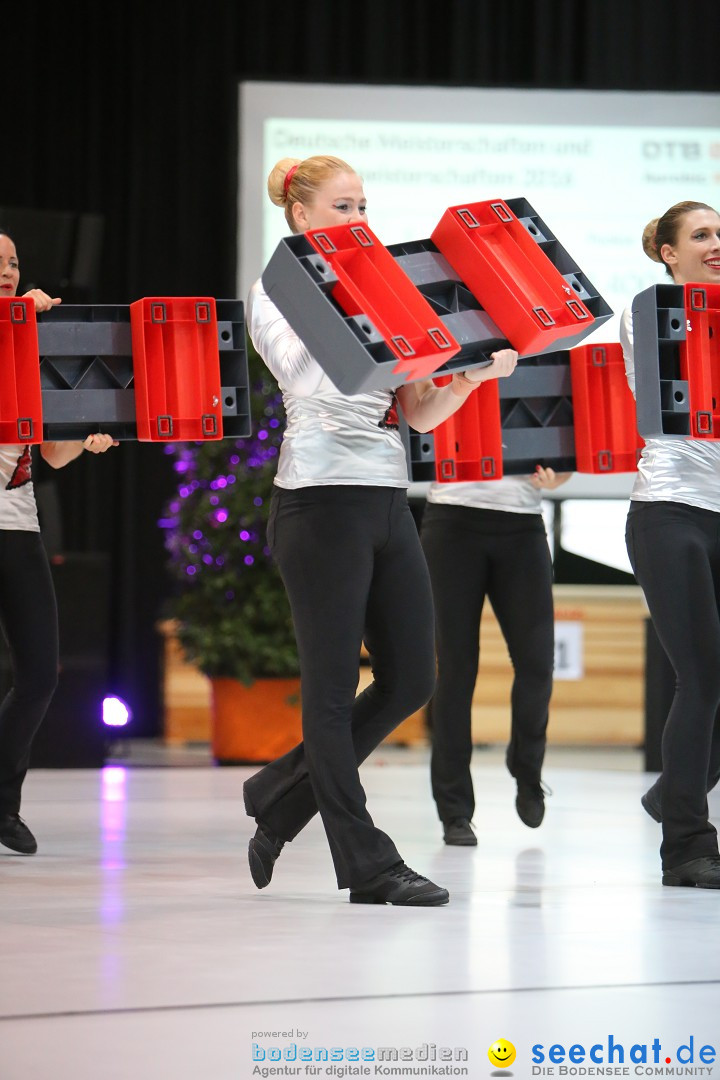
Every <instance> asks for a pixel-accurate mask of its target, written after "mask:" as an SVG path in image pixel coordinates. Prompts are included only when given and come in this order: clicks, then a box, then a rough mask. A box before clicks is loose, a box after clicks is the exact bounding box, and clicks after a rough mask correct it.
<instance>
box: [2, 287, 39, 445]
mask: <svg viewBox="0 0 720 1080" xmlns="http://www.w3.org/2000/svg"><path fill="white" fill-rule="evenodd" d="M42 441H43V429H42V394H41V390H40V356H39V352H38V336H37V322H36V319H35V304H34V303H33V301H32V300H24V299H23V298H22V297H19V296H18V297H7V296H4V297H0V443H41V442H42Z"/></svg>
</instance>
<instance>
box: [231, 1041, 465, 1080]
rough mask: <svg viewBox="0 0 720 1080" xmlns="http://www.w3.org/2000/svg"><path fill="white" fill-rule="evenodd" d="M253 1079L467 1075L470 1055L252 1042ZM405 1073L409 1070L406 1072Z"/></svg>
mask: <svg viewBox="0 0 720 1080" xmlns="http://www.w3.org/2000/svg"><path fill="white" fill-rule="evenodd" d="M252 1060H253V1063H254V1064H253V1071H252V1075H253V1076H259V1077H260V1078H261V1080H269V1078H270V1077H276V1076H297V1077H300V1078H301V1080H305V1077H318V1078H319V1080H326V1078H327V1077H332V1078H333V1080H349V1078H351V1077H356V1076H363V1077H365V1076H387V1077H393V1078H397V1077H398V1075H399V1074H400V1075H412V1076H421V1077H429V1076H442V1077H449V1076H458V1077H468V1078H469V1076H470V1069H469V1067H468V1060H469V1053H468V1051H467V1049H466V1048H465V1047H463V1046H438V1045H437V1044H436V1043H422V1044H421V1045H420V1046H414V1047H410V1046H308V1045H305V1046H299V1045H298V1044H297V1043H295V1042H290V1043H288V1044H286V1045H285V1046H277V1045H273V1046H268V1045H266V1044H264V1043H258V1042H253V1043H252ZM408 1070H412V1071H411V1072H408Z"/></svg>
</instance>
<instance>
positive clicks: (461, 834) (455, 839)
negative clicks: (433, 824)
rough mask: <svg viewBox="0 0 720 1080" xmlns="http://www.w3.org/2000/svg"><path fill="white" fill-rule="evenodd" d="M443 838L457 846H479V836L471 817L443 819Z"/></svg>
mask: <svg viewBox="0 0 720 1080" xmlns="http://www.w3.org/2000/svg"><path fill="white" fill-rule="evenodd" d="M443 840H444V841H445V843H446V844H452V845H454V846H457V847H477V836H476V835H475V833H474V832H473V828H472V825H471V824H470V820H469V818H465V817H461V818H453V820H452V821H443Z"/></svg>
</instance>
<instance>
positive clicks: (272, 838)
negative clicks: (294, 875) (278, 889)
mask: <svg viewBox="0 0 720 1080" xmlns="http://www.w3.org/2000/svg"><path fill="white" fill-rule="evenodd" d="M284 846H285V841H284V840H281V839H280V837H279V836H276V835H275V833H274V832H273V831H272V830H271V829H268V827H267V825H258V827H257V829H256V831H255V835H254V836H253V838H252V840H251V841H250V843H249V844H248V862H249V863H250V874H251V876H252V879H253V881H254V882H255V884H256V885H257V887H258V889H264V888H265V886H266V885H269V884H270V881H271V879H272V876H273V869H274V867H275V860H276V859H277V857H278V855H279V854H280V852H281V851H282V849H283V848H284Z"/></svg>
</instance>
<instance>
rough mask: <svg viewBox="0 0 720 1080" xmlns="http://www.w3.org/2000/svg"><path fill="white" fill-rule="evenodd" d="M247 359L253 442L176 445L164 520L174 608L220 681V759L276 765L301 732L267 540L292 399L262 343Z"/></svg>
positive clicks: (196, 655)
mask: <svg viewBox="0 0 720 1080" xmlns="http://www.w3.org/2000/svg"><path fill="white" fill-rule="evenodd" d="M248 362H249V372H250V399H251V400H250V406H251V416H252V433H251V435H250V436H249V438H246V439H236V438H226V439H222V440H219V441H211V442H203V443H176V444H172V445H168V446H167V448H166V449H167V452H168V454H170V455H171V456H172V457H173V458H174V461H173V467H174V470H175V472H176V474H177V478H178V487H177V492H176V494H175V495H174V496H173V498H172V499H171V500H170V502H169V503H168V505H167V506H166V507H165V510H164V516H163V521H162V522H161V524H162V526H163V527H164V528H165V529H166V535H165V546H166V548H167V550H168V552H169V556H170V558H169V572H170V576H171V578H172V579H173V585H174V589H173V593H172V595H171V597H170V599H169V601H168V603H167V606H166V612H167V615H168V616H169V618H171V619H172V620H173V621H174V623H175V626H176V636H177V639H178V641H179V643H180V645H181V646H182V649H183V651H184V653H185V655H186V657H187V659H188V660H190V661H191V662H192V663H194V664H195V665H196V666H197V667H198V668H199V670H200V671H202V672H203V673H204V674H205V675H207V676H208V677H209V678H210V680H211V685H212V696H213V731H212V745H213V755H214V757H215V759H216V761H218V762H220V763H231V762H232V763H235V762H249V761H258V762H259V761H268V760H271V759H272V758H274V757H277V756H278V755H279V754H282V753H285V752H286V751H287V750H289V749H290V748H291V747H292V746H294V745H295V744H296V743H298V742H299V741H300V739H301V738H302V734H301V713H300V694H299V690H300V683H299V664H298V656H297V649H296V645H295V636H294V633H293V627H292V620H291V616H290V608H289V604H288V600H287V596H286V594H285V588H284V586H283V583H282V580H281V578H280V574H279V572H278V570H277V567H276V566H275V565H274V563H273V560H272V557H271V555H270V551H269V549H268V547H267V540H266V537H265V532H266V526H267V518H268V513H269V502H270V495H271V493H272V484H273V477H274V475H275V472H276V469H277V456H278V452H279V448H280V442H281V438H282V431H283V426H284V413H283V408H282V398H281V395H280V392H279V390H278V387H277V384H276V383H275V382H274V380H273V379H272V377H271V376H270V374H269V372H268V371H267V369H266V368H265V365H264V364H263V363H262V361H261V360H260V358H259V357H258V355H257V353H255V352H254V350H253V349H252V346H249V347H248Z"/></svg>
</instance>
